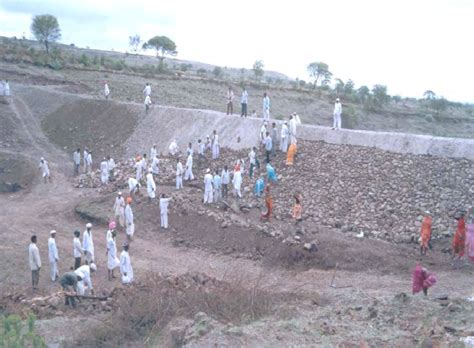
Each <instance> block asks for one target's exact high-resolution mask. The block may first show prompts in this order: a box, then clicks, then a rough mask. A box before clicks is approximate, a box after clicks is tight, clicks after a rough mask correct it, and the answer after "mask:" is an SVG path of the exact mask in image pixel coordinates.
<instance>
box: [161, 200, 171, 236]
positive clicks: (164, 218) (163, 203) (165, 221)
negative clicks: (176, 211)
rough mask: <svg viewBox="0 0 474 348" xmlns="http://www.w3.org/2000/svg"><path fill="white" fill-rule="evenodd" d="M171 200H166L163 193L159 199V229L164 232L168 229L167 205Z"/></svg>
mask: <svg viewBox="0 0 474 348" xmlns="http://www.w3.org/2000/svg"><path fill="white" fill-rule="evenodd" d="M170 200H171V198H169V197H168V198H167V197H166V195H165V194H164V193H162V194H161V198H160V218H161V228H164V229H165V230H166V229H168V205H169V203H170Z"/></svg>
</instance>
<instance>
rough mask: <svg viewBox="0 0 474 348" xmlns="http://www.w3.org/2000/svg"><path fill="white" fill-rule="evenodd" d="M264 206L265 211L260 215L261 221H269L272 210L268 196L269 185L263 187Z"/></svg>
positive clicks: (271, 200) (271, 202) (271, 201)
mask: <svg viewBox="0 0 474 348" xmlns="http://www.w3.org/2000/svg"><path fill="white" fill-rule="evenodd" d="M265 206H266V207H267V211H266V212H265V213H264V214H262V215H261V217H260V218H261V219H262V220H267V221H270V216H271V215H272V210H273V198H272V195H271V194H270V185H267V187H265Z"/></svg>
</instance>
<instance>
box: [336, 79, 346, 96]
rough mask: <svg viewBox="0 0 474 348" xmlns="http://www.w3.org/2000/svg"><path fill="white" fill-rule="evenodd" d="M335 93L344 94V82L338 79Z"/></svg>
mask: <svg viewBox="0 0 474 348" xmlns="http://www.w3.org/2000/svg"><path fill="white" fill-rule="evenodd" d="M334 91H335V92H336V93H337V94H342V93H344V82H343V81H342V80H341V79H336V85H335V86H334Z"/></svg>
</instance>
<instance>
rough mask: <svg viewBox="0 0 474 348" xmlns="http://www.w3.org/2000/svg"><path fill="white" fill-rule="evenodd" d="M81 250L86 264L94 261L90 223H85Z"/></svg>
mask: <svg viewBox="0 0 474 348" xmlns="http://www.w3.org/2000/svg"><path fill="white" fill-rule="evenodd" d="M82 250H83V251H84V256H85V259H86V265H88V264H91V263H92V262H94V240H93V238H92V224H91V223H90V222H89V223H87V225H86V230H85V231H84V234H83V236H82Z"/></svg>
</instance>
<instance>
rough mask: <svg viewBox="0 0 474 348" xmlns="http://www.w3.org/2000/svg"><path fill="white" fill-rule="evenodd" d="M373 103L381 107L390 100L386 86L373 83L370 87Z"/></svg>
mask: <svg viewBox="0 0 474 348" xmlns="http://www.w3.org/2000/svg"><path fill="white" fill-rule="evenodd" d="M372 94H373V95H374V103H375V105H377V106H379V107H381V106H383V105H385V104H387V103H388V102H389V101H390V96H389V95H388V94H387V86H383V85H375V86H374V88H372Z"/></svg>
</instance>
